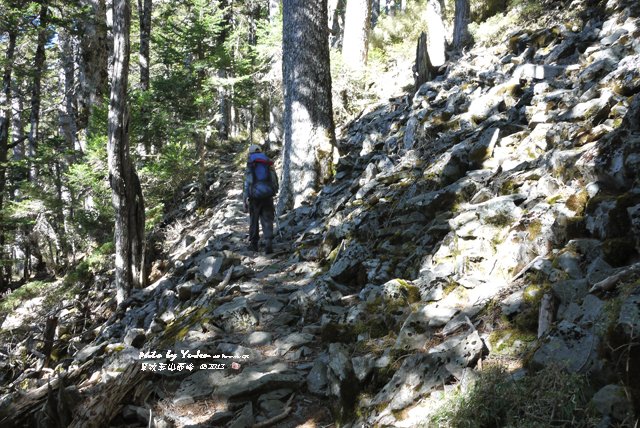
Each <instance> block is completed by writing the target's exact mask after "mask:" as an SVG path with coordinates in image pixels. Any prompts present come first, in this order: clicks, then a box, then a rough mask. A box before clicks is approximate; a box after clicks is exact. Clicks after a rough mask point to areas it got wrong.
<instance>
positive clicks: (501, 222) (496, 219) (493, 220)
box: [486, 213, 513, 227]
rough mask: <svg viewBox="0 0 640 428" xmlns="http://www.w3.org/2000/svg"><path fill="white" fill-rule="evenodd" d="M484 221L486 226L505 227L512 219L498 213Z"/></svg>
mask: <svg viewBox="0 0 640 428" xmlns="http://www.w3.org/2000/svg"><path fill="white" fill-rule="evenodd" d="M486 221H487V223H488V224H490V225H492V226H496V227H505V226H508V225H509V224H511V222H512V221H513V219H512V218H511V216H509V215H508V214H506V213H498V214H496V215H494V216H491V217H487V218H486Z"/></svg>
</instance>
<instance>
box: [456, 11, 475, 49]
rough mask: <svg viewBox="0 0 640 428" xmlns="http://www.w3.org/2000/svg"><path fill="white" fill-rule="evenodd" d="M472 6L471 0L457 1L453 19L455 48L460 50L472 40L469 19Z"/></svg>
mask: <svg viewBox="0 0 640 428" xmlns="http://www.w3.org/2000/svg"><path fill="white" fill-rule="evenodd" d="M470 15H471V6H470V2H469V0H456V9H455V15H454V19H453V48H454V49H460V48H462V47H463V46H464V45H465V44H467V43H468V42H469V40H470V35H469V18H470Z"/></svg>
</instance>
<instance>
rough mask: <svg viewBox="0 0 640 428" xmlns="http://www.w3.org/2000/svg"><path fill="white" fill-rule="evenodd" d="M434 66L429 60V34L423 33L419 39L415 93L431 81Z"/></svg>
mask: <svg viewBox="0 0 640 428" xmlns="http://www.w3.org/2000/svg"><path fill="white" fill-rule="evenodd" d="M432 68H433V66H432V65H431V61H430V60H429V52H428V51H427V34H426V33H425V32H424V31H423V32H422V33H420V37H419V38H418V45H417V47H416V64H415V67H414V75H413V79H414V91H417V90H418V89H419V88H420V86H422V84H423V83H425V82H428V81H429V80H431V76H432V73H431V70H432Z"/></svg>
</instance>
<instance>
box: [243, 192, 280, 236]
mask: <svg viewBox="0 0 640 428" xmlns="http://www.w3.org/2000/svg"><path fill="white" fill-rule="evenodd" d="M274 216H275V210H274V208H273V198H265V199H249V241H251V244H254V245H258V240H259V239H260V232H259V230H258V221H260V223H261V224H262V235H263V236H262V237H263V238H264V240H265V242H266V243H268V244H270V243H271V240H272V239H273V219H274Z"/></svg>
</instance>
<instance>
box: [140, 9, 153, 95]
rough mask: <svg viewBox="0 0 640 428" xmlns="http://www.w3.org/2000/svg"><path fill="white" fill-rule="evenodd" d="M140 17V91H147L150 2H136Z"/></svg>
mask: <svg viewBox="0 0 640 428" xmlns="http://www.w3.org/2000/svg"><path fill="white" fill-rule="evenodd" d="M138 15H139V17H140V52H139V55H138V61H139V62H140V89H142V90H143V91H147V90H149V67H150V62H149V61H150V57H149V42H150V41H151V0H138Z"/></svg>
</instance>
